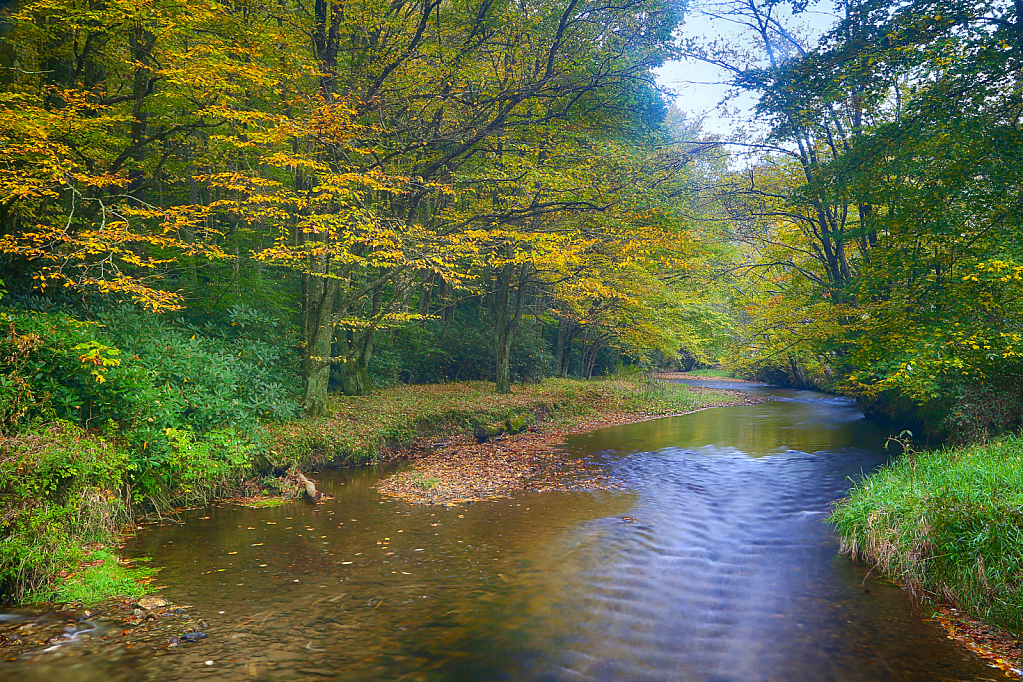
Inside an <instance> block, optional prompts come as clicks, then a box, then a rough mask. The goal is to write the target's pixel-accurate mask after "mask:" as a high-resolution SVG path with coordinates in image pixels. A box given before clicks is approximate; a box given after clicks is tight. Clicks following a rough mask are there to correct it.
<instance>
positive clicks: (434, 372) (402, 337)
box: [369, 308, 553, 386]
mask: <svg viewBox="0 0 1023 682" xmlns="http://www.w3.org/2000/svg"><path fill="white" fill-rule="evenodd" d="M490 327H492V321H491V320H490V316H489V314H487V313H486V312H484V311H480V310H479V309H478V308H465V309H463V310H458V311H456V316H455V319H454V320H452V321H451V322H450V323H449V324H447V325H445V324H444V323H443V322H441V321H436V320H429V321H425V322H423V323H419V324H411V325H408V326H405V327H402V328H400V329H395V330H394V331H393V332H392V333H388V334H380V335H379V336H378V339H377V342H376V346H375V350H374V353H373V360H372V361H371V363H370V366H369V369H370V373H371V375H372V376H373V378H374V384H375V385H377V386H389V385H393V384H394V383H396V382H401V383H412V384H421V383H437V382H443V381H457V380H477V379H485V380H491V381H492V380H493V378H494V361H495V351H494V335H493V331H492V330H491V329H490ZM509 362H510V365H511V376H512V380H513V381H515V382H527V383H535V382H537V381H539V380H540V379H541V378H542V377H545V376H549V375H550V374H551V371H552V364H553V357H552V355H551V351H550V343H549V341H548V340H547V339H545V338H544V337H543V327H542V326H541V325H539V324H524V325H523V326H522V327H521V328H520V329H519V331H518V333H517V334H516V335H515V340H514V342H513V343H512V346H511V355H510V358H509Z"/></svg>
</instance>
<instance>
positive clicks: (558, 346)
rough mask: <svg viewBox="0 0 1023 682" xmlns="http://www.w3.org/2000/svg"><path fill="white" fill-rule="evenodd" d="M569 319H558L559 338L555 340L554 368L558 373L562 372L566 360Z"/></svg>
mask: <svg viewBox="0 0 1023 682" xmlns="http://www.w3.org/2000/svg"><path fill="white" fill-rule="evenodd" d="M568 325H569V323H568V320H566V319H565V318H561V319H560V320H558V338H557V340H556V341H555V342H554V369H555V371H556V372H557V373H558V374H561V366H562V365H563V364H564V360H565V339H566V338H568V334H569V331H568Z"/></svg>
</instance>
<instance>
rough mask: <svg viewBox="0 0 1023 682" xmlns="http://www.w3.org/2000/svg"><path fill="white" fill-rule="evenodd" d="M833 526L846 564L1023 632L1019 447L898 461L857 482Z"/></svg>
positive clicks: (1022, 450) (1005, 443)
mask: <svg viewBox="0 0 1023 682" xmlns="http://www.w3.org/2000/svg"><path fill="white" fill-rule="evenodd" d="M832 522H833V523H834V524H835V526H836V527H837V528H838V531H839V533H840V534H841V537H842V549H843V551H844V552H846V553H847V554H849V555H851V556H852V557H853V558H855V559H858V560H863V561H867V562H869V563H872V564H875V565H876V566H877V567H878V570H879V571H881V572H882V573H883V574H884V575H886V576H888V577H889V578H892V579H895V580H899V581H903V582H904V583H905V584H906V585H907V587H909V588H910V589H912V590H916V591H922V592H926V593H930V594H932V595H934V596H935V597H936V598H937V599H938V600H940V601H943V602H946V603H948V604H950V605H952V606H955V607H957V608H958V609H960V610H962V611H964V612H967V613H969V614H971V615H973V616H976V617H978V618H980V619H982V620H985V621H987V622H990V623H993V624H995V625H998V626H1001V627H1004V628H1005V629H1007V630H1010V631H1011V632H1015V633H1019V632H1021V631H1023V438H1021V437H1019V436H1007V437H1003V438H1002V439H1000V440H998V441H996V442H993V443H990V444H987V445H978V446H973V447H964V448H949V449H943V450H937V451H933V452H917V453H910V454H908V455H905V456H903V457H902V458H900V459H899V460H898V461H896V462H894V463H893V464H891V465H889V466H888V467H886V468H884V469H882V470H881V471H879V472H878V473H876V474H874V475H873V476H870V477H867V478H866V479H864V480H863V481H862V482H860V483H859V484H858V485H857V486H856V487H855V488H854V489H853V491H852V492H851V493H850V496H849V498H848V499H847V500H845V501H843V502H842V503H841V504H839V506H838V507H837V508H836V510H835V512H834V514H833V516H832Z"/></svg>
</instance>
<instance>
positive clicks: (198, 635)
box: [170, 632, 206, 644]
mask: <svg viewBox="0 0 1023 682" xmlns="http://www.w3.org/2000/svg"><path fill="white" fill-rule="evenodd" d="M200 639H206V633H205V632H186V633H185V634H183V635H181V636H180V637H171V638H170V644H179V643H180V644H187V643H189V642H198V641H199V640H200Z"/></svg>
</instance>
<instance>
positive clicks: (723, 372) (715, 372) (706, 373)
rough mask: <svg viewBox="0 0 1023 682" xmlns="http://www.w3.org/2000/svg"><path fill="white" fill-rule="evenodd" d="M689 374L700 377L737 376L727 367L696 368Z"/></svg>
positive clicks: (727, 377)
mask: <svg viewBox="0 0 1023 682" xmlns="http://www.w3.org/2000/svg"><path fill="white" fill-rule="evenodd" d="M689 374H692V375H694V376H700V377H721V378H723V379H733V378H735V375H734V374H732V372H730V371H729V370H727V369H694V370H690V371H689Z"/></svg>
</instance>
